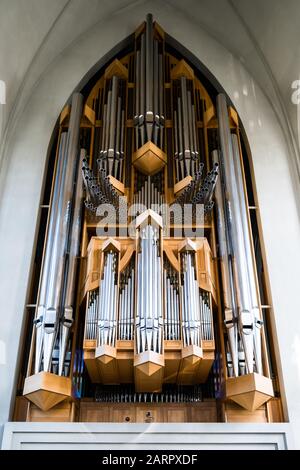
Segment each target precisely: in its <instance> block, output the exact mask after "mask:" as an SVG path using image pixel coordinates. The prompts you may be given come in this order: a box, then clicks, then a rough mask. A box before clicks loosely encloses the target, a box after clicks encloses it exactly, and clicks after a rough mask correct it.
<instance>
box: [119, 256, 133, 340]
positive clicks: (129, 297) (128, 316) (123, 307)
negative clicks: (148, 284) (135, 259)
mask: <svg viewBox="0 0 300 470" xmlns="http://www.w3.org/2000/svg"><path fill="white" fill-rule="evenodd" d="M134 290H135V280H134V267H133V265H132V263H130V265H129V266H128V267H127V268H126V270H125V271H124V272H123V273H121V280H120V294H119V305H120V309H119V324H118V339H120V340H132V339H133V316H134Z"/></svg>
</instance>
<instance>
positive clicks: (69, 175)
mask: <svg viewBox="0 0 300 470" xmlns="http://www.w3.org/2000/svg"><path fill="white" fill-rule="evenodd" d="M82 102H83V97H82V95H81V94H79V93H74V95H73V97H72V108H71V115H70V124H69V130H68V136H67V145H66V152H65V165H64V167H63V175H62V180H61V191H60V193H59V195H58V198H57V200H55V201H53V202H52V204H57V206H58V207H57V209H54V210H55V213H56V220H55V226H54V227H53V231H51V233H50V232H49V238H50V240H49V245H50V246H51V259H50V267H49V271H48V276H47V280H48V289H47V294H46V302H45V303H46V312H45V318H44V332H45V335H44V365H43V369H44V371H49V370H50V367H51V356H52V351H53V347H54V342H55V339H56V334H57V327H58V324H57V320H58V315H59V308H60V300H61V293H62V288H63V276H64V265H65V252H66V248H67V239H68V231H69V225H70V216H71V206H72V196H73V183H74V177H75V168H76V160H77V157H78V142H79V126H80V118H81V113H82ZM52 237H53V241H52V240H51V238H52ZM47 244H48V241H47ZM46 249H48V247H47V248H46Z"/></svg>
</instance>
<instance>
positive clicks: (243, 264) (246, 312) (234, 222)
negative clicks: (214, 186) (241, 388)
mask: <svg viewBox="0 0 300 470" xmlns="http://www.w3.org/2000/svg"><path fill="white" fill-rule="evenodd" d="M217 112H218V120H219V135H220V147H221V155H220V160H221V168H222V172H221V178H222V185H223V197H224V204H225V208H226V217H227V224H228V227H227V238H228V243H229V244H230V246H231V250H232V256H233V262H234V264H235V268H236V270H235V271H236V278H235V283H236V284H235V288H236V291H238V293H239V296H238V315H237V321H238V329H239V336H240V338H241V341H240V344H239V356H240V357H241V354H240V353H244V356H245V357H244V359H245V364H246V371H247V372H248V373H251V372H253V364H254V363H255V368H256V370H257V371H260V372H261V370H262V364H261V341H260V334H261V332H260V327H261V321H260V319H259V317H258V315H259V313H258V312H259V310H258V301H257V293H256V286H255V280H254V279H255V276H254V261H253V256H252V253H251V248H250V246H251V245H250V238H249V237H250V236H249V230H250V228H249V223H248V219H247V215H246V205H245V195H244V189H243V182H242V173H241V167H240V156H239V149H238V145H237V141H236V136H232V135H231V132H230V128H229V121H228V111H227V104H226V98H225V96H224V95H218V97H217ZM255 319H257V320H258V321H259V323H258V328H257V333H256V334H255V335H254V328H255V321H256V320H255ZM235 338H236V335H235ZM255 338H256V340H255ZM235 340H236V341H237V338H236V339H235ZM230 341H231V340H230ZM254 345H255V347H254ZM235 351H236V345H235V346H234V347H233V346H231V354H232V355H234V354H235ZM254 352H255V361H254ZM233 360H234V361H236V359H235V358H233ZM242 360H243V359H242ZM240 369H241V370H243V367H241V368H240Z"/></svg>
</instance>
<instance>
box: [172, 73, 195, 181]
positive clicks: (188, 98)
mask: <svg viewBox="0 0 300 470" xmlns="http://www.w3.org/2000/svg"><path fill="white" fill-rule="evenodd" d="M176 82H178V85H177V84H176V85H175V87H176V88H175V100H174V101H175V104H176V109H174V147H175V159H176V162H178V163H179V165H178V163H177V164H176V168H175V170H176V181H179V180H180V179H183V178H184V177H185V176H188V175H190V176H194V175H195V173H196V172H197V171H198V168H199V151H198V145H197V123H196V113H195V107H194V104H193V102H192V101H193V94H192V90H189V89H188V88H190V80H188V79H187V78H186V77H184V76H182V77H180V80H178V81H176Z"/></svg>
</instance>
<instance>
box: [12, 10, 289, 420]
mask: <svg viewBox="0 0 300 470" xmlns="http://www.w3.org/2000/svg"><path fill="white" fill-rule="evenodd" d="M267 276H268V274H267V272H266V269H265V265H264V254H263V244H262V240H261V233H260V221H259V204H258V201H257V198H256V191H255V181H254V178H253V171H252V163H251V154H250V151H249V148H248V144H247V138H246V135H245V132H244V130H243V126H242V123H241V122H240V119H239V116H238V114H237V112H236V111H235V109H234V107H233V105H232V104H231V102H230V100H229V99H228V97H227V96H226V94H225V92H224V91H223V90H222V89H221V88H220V85H219V84H216V83H215V81H214V80H213V79H212V78H211V79H210V77H209V75H208V74H207V73H204V71H203V70H202V69H201V66H200V65H199V64H198V63H196V62H195V61H194V60H193V58H192V57H190V56H189V54H188V53H187V52H186V51H185V50H184V48H183V47H182V46H181V45H180V44H178V43H176V42H175V41H174V40H172V38H170V37H169V36H168V34H167V32H165V31H164V30H163V29H162V28H161V27H160V25H159V24H158V23H157V22H155V21H153V18H152V15H150V14H149V15H147V18H146V21H145V22H143V23H142V24H141V25H140V26H139V27H138V28H137V29H136V31H135V32H134V33H133V34H132V35H131V36H129V38H128V39H127V40H126V44H125V45H123V47H122V48H121V49H120V50H118V52H117V53H116V55H115V56H114V57H111V58H110V59H109V61H108V62H107V63H105V64H102V66H101V67H100V68H99V70H98V72H97V73H96V74H95V75H94V76H93V77H92V78H90V80H89V82H88V83H87V84H86V85H85V86H84V87H83V89H80V90H79V91H77V92H75V93H74V94H73V95H72V96H71V98H70V100H69V102H68V103H67V104H66V106H65V107H64V108H63V110H62V111H61V114H60V116H59V119H58V122H57V125H56V128H55V130H54V132H53V139H52V141H51V143H50V147H49V156H48V170H47V174H46V176H45V185H44V196H43V201H42V210H41V217H40V229H39V233H38V239H37V244H36V255H35V260H34V267H33V272H32V276H31V281H30V289H29V290H30V292H29V301H28V304H27V307H26V308H27V321H26V325H25V339H24V346H23V352H22V357H23V360H22V364H21V368H20V374H19V380H18V394H17V397H16V402H15V412H14V419H15V420H19V421H22V420H23V421H66V422H67V421H79V422H88V421H95V422H129V423H130V422H149V423H150V422H249V421H250V422H251V421H252V422H276V421H282V420H283V418H282V405H281V398H280V393H279V389H278V380H277V378H278V376H277V365H276V361H275V359H274V352H273V338H272V331H271V328H270V314H271V308H270V305H271V300H270V298H269V294H268V279H267Z"/></svg>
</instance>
